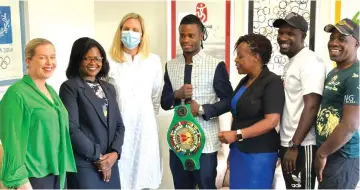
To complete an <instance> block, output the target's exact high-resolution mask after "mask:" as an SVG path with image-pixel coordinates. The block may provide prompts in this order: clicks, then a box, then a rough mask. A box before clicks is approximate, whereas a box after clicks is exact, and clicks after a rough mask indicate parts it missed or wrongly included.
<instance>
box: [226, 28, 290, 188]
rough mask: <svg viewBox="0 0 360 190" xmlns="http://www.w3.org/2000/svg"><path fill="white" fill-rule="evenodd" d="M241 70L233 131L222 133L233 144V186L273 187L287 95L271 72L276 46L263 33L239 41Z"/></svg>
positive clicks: (231, 183)
mask: <svg viewBox="0 0 360 190" xmlns="http://www.w3.org/2000/svg"><path fill="white" fill-rule="evenodd" d="M235 50H236V53H237V57H236V59H235V62H236V67H237V70H238V72H239V74H246V76H245V77H244V78H243V79H242V80H241V81H240V83H239V84H238V86H237V87H236V89H235V91H234V94H233V98H232V100H231V112H232V114H233V122H232V126H231V131H222V132H220V133H219V140H220V141H221V142H223V143H227V144H230V154H229V162H230V171H231V175H230V188H231V189H242V188H245V189H250V188H251V189H253V188H255V189H270V188H271V187H272V181H273V176H274V172H275V166H276V161H277V158H278V149H279V146H280V139H279V135H278V133H277V131H276V130H275V127H276V126H277V125H278V124H279V121H280V115H281V113H282V111H283V107H284V101H285V95H284V89H283V83H282V81H281V79H280V77H279V76H277V75H275V74H274V73H272V72H270V71H269V69H268V68H267V66H266V64H267V63H268V62H269V60H270V57H271V53H272V47H271V43H270V41H269V40H268V39H267V38H266V37H265V36H263V35H260V34H249V35H245V36H241V37H240V38H239V39H238V41H237V42H236V44H235Z"/></svg>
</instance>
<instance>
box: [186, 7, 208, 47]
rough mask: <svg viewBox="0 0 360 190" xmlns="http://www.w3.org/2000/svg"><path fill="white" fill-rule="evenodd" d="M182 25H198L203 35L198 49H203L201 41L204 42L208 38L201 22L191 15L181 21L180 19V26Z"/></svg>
mask: <svg viewBox="0 0 360 190" xmlns="http://www.w3.org/2000/svg"><path fill="white" fill-rule="evenodd" d="M182 24H196V25H198V27H199V29H200V32H201V33H203V34H204V35H203V38H202V39H201V40H200V47H201V49H204V46H203V41H205V40H206V39H207V37H208V33H207V30H206V28H205V26H204V24H203V23H202V22H201V20H200V19H199V17H197V16H195V15H193V14H188V15H186V16H185V17H184V18H183V19H181V22H180V25H182Z"/></svg>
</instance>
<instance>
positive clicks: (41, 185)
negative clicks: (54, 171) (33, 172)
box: [29, 175, 60, 189]
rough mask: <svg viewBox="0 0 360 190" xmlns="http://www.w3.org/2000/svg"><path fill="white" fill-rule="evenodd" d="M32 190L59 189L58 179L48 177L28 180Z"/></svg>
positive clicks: (57, 177)
mask: <svg viewBox="0 0 360 190" xmlns="http://www.w3.org/2000/svg"><path fill="white" fill-rule="evenodd" d="M29 181H30V184H31V186H32V188H33V189H60V177H59V176H55V175H48V176H45V177H42V178H34V177H30V178H29Z"/></svg>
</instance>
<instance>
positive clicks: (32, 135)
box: [0, 38, 76, 189]
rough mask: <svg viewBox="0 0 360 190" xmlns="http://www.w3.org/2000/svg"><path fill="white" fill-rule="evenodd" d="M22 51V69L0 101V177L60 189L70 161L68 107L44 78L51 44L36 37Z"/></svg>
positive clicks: (52, 64) (50, 67)
mask: <svg viewBox="0 0 360 190" xmlns="http://www.w3.org/2000/svg"><path fill="white" fill-rule="evenodd" d="M25 56H26V57H25V59H26V64H27V68H28V74H27V75H24V77H23V78H22V79H21V80H20V81H18V82H16V83H15V84H13V85H11V86H10V87H9V89H8V90H7V92H6V93H5V95H4V97H3V98H2V100H1V103H0V139H1V142H2V144H3V148H4V158H3V164H2V170H1V180H2V183H3V185H4V186H5V187H7V188H17V189H31V188H33V189H44V188H45V189H59V188H61V189H63V188H64V185H65V177H66V172H76V167H75V161H74V156H73V153H72V147H71V142H70V136H69V119H68V113H67V111H66V109H65V107H64V105H63V104H62V101H61V100H60V98H59V96H58V95H57V93H56V92H55V90H54V89H53V88H52V87H51V86H49V85H48V84H46V82H45V81H46V80H47V79H48V78H50V77H51V76H52V74H53V72H54V70H55V68H56V53H55V48H54V46H53V44H52V43H51V42H50V41H48V40H46V39H42V38H36V39H33V40H31V41H30V42H28V44H27V45H26V48H25Z"/></svg>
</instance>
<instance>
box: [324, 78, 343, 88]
mask: <svg viewBox="0 0 360 190" xmlns="http://www.w3.org/2000/svg"><path fill="white" fill-rule="evenodd" d="M336 80H337V75H335V76H334V77H333V78H331V80H330V81H329V82H328V83H327V84H326V85H325V88H326V89H328V90H332V91H336V92H337V91H338V88H337V86H338V85H339V84H340V82H339V81H336Z"/></svg>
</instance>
